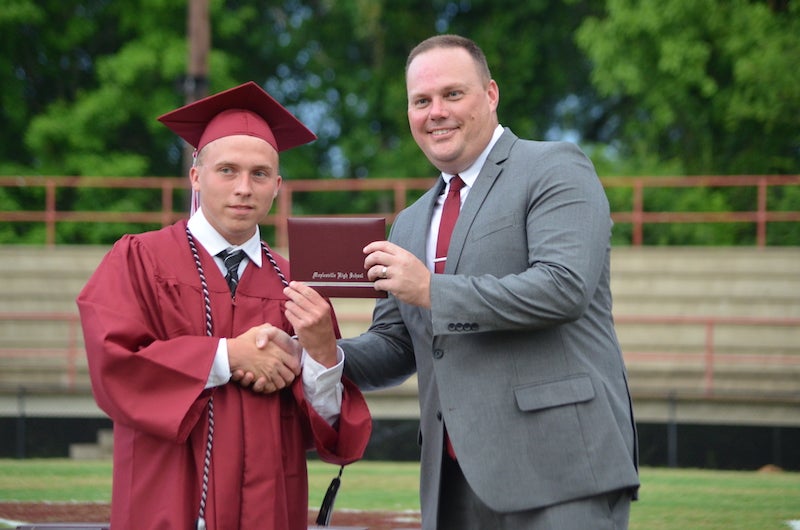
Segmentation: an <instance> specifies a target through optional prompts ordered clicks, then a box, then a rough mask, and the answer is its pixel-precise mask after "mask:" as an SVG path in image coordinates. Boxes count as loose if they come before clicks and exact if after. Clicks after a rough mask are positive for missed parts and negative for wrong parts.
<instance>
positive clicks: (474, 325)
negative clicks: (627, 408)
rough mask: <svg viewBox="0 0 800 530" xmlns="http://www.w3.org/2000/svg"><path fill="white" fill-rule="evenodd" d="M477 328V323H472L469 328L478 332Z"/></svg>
mask: <svg viewBox="0 0 800 530" xmlns="http://www.w3.org/2000/svg"><path fill="white" fill-rule="evenodd" d="M478 327H479V326H478V323H477V322H473V323H472V325H471V326H470V328H471V329H472V331H478Z"/></svg>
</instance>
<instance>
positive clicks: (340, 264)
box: [287, 217, 386, 298]
mask: <svg viewBox="0 0 800 530" xmlns="http://www.w3.org/2000/svg"><path fill="white" fill-rule="evenodd" d="M287 221H288V229H289V230H288V233H289V270H290V271H291V278H292V280H298V281H301V282H303V283H305V284H307V285H308V286H310V287H313V288H314V289H316V290H317V292H319V293H320V294H322V295H323V296H327V297H330V298H386V291H376V290H375V287H374V286H373V283H372V282H371V281H369V279H368V278H367V271H366V269H364V259H365V258H366V257H367V256H366V254H364V247H365V246H367V245H368V244H369V243H372V242H373V241H382V240H384V239H386V219H385V218H383V217H290V218H289V219H288V220H287Z"/></svg>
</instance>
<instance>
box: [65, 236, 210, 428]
mask: <svg viewBox="0 0 800 530" xmlns="http://www.w3.org/2000/svg"><path fill="white" fill-rule="evenodd" d="M178 274H180V271H178V272H177V273H172V275H170V274H167V273H165V272H164V271H163V270H161V268H160V267H159V266H158V260H157V259H156V256H153V255H152V254H151V252H150V251H149V249H147V248H145V246H144V245H142V244H141V243H140V242H139V241H137V239H136V238H134V237H133V236H125V237H124V238H122V239H121V240H120V241H118V242H117V243H116V244H115V245H114V247H113V248H112V250H111V251H110V252H109V253H108V255H107V256H106V257H105V258H104V259H103V261H102V262H101V263H100V265H99V266H98V268H97V270H96V271H95V273H94V274H93V275H92V277H91V278H90V279H89V281H88V282H87V284H86V286H85V287H84V288H83V290H82V291H81V293H80V294H79V296H78V299H77V304H78V309H79V311H80V316H81V325H82V327H83V333H84V340H85V345H86V354H87V360H88V365H89V374H90V377H91V381H92V392H93V394H94V397H95V400H96V401H97V404H98V406H99V407H100V408H101V409H102V410H103V411H104V412H106V414H108V415H109V417H110V418H111V419H112V420H113V421H115V422H118V423H121V424H124V425H127V426H129V427H132V428H134V429H137V430H140V431H143V432H146V433H148V434H152V435H155V436H159V437H163V438H167V439H170V440H174V441H176V442H183V441H185V440H186V439H187V437H188V436H189V433H190V432H191V429H192V427H193V426H194V425H195V423H196V422H197V421H198V419H199V418H200V415H201V414H202V413H203V410H204V408H205V405H206V403H207V401H208V396H209V395H210V393H209V392H208V391H204V386H205V383H206V380H207V378H208V373H209V371H210V369H211V364H212V362H213V359H214V354H215V352H216V347H217V343H218V341H219V339H218V338H213V337H207V336H203V335H202V334H199V333H198V332H197V331H195V332H194V334H192V329H191V323H190V319H189V317H187V315H186V314H185V313H186V311H180V310H179V308H181V307H183V306H184V304H182V303H181V302H182V298H183V297H185V296H187V294H186V292H187V290H186V289H182V288H181V287H180V285H179V283H180V282H178ZM195 274H196V273H195ZM169 336H174V337H176V338H171V339H170V338H168V337H169Z"/></svg>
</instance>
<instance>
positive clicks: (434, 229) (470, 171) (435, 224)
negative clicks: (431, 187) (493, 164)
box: [425, 125, 503, 271]
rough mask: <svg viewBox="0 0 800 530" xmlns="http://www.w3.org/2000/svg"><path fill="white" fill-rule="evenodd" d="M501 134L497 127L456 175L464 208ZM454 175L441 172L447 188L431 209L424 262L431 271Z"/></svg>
mask: <svg viewBox="0 0 800 530" xmlns="http://www.w3.org/2000/svg"><path fill="white" fill-rule="evenodd" d="M501 134H503V127H502V126H501V125H498V126H497V128H495V130H494V133H493V134H492V139H491V140H489V144H488V145H487V146H486V149H484V150H483V152H482V153H481V154H480V156H479V157H478V158H477V159H476V160H475V162H473V163H472V165H471V166H469V167H468V168H467V169H465V170H464V171H462V172H461V173H459V174H458V176H459V177H461V180H463V181H464V187H463V188H461V193H460V195H461V206H462V207H463V206H464V201H466V200H467V195H469V190H470V189H471V188H472V186H473V185H474V184H475V181H476V180H477V179H478V174H479V173H480V172H481V168H483V164H484V162H486V158H487V157H488V156H489V151H491V150H492V147H494V144H495V143H497V140H498V138H500V135H501ZM454 176H455V175H451V174H450V173H444V172H442V178H443V179H444V181H445V182H446V183H447V186H446V187H445V189H444V193H442V194H441V195H439V198H438V199H436V204H435V205H434V207H433V215H432V216H431V229H430V232H428V246H427V251H428V252H427V258H426V260H425V264H426V265H427V266H428V268H429V269H430V270H431V271H433V270H434V264H433V260H434V258H436V240H437V239H438V237H439V225H440V224H441V222H442V209H443V208H444V200H445V198H447V193H448V191H450V180H451V179H452V178H453V177H454Z"/></svg>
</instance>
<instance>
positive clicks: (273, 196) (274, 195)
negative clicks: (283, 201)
mask: <svg viewBox="0 0 800 530" xmlns="http://www.w3.org/2000/svg"><path fill="white" fill-rule="evenodd" d="M276 182H277V184H276V185H275V191H274V192H272V198H273V199H274V198H275V197H277V196H278V192H279V191H280V190H281V184H282V183H283V177H281V176H280V175H278V179H277V181H276Z"/></svg>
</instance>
